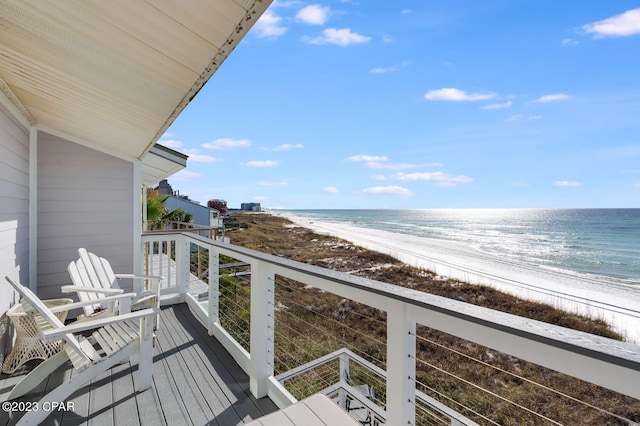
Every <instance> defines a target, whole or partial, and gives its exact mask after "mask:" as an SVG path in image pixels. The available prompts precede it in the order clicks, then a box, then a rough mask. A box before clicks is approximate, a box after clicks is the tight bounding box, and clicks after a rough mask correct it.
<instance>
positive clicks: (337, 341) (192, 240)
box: [143, 233, 640, 425]
mask: <svg viewBox="0 0 640 426" xmlns="http://www.w3.org/2000/svg"><path fill="white" fill-rule="evenodd" d="M143 248H144V250H145V251H144V253H145V264H153V265H158V267H160V265H161V267H164V268H165V269H167V268H169V269H168V272H169V273H172V274H173V275H172V278H170V279H168V282H169V284H170V287H171V288H172V289H175V290H176V291H179V292H182V294H183V295H184V297H185V299H186V301H187V302H188V303H189V305H190V307H191V308H192V310H193V312H194V314H195V315H196V316H198V318H199V319H200V320H201V321H202V322H203V323H204V324H205V325H206V326H207V327H208V329H209V333H210V334H212V335H214V336H215V337H216V338H218V340H220V341H221V343H222V344H223V345H224V346H225V348H226V349H227V350H228V351H229V352H230V354H231V355H232V356H233V357H234V358H235V359H236V361H237V362H238V363H239V364H240V366H241V367H242V368H244V369H245V371H247V373H248V374H249V376H250V383H251V390H252V392H253V393H254V395H256V396H258V397H261V396H265V395H268V396H270V397H271V398H272V399H273V400H274V401H275V402H276V403H277V404H278V405H280V406H285V405H287V404H290V403H291V402H293V401H295V400H296V399H301V398H304V397H306V396H308V395H310V394H312V393H317V392H323V393H325V394H327V395H329V396H330V397H332V398H333V399H334V400H335V401H336V402H337V403H339V404H340V405H341V406H342V407H343V408H345V409H346V410H347V411H349V412H350V413H351V414H352V415H353V416H354V417H356V418H357V419H358V420H359V421H360V422H361V423H362V424H388V425H391V424H422V425H431V424H454V425H462V424H469V425H473V424H483V425H484V424H521V423H527V424H550V425H551V424H571V423H570V422H571V421H572V420H569V423H567V422H568V420H566V419H572V417H571V416H556V415H555V413H554V410H556V411H557V410H558V409H559V408H561V407H567V408H568V409H571V410H574V411H576V412H577V413H578V414H577V415H576V416H578V417H580V418H582V419H586V420H588V421H587V422H582V423H583V424H588V422H591V424H634V422H638V420H639V417H640V401H639V400H638V399H639V398H640V387H638V386H637V383H639V382H640V347H638V346H636V345H633V344H631V343H625V342H618V341H614V340H610V339H606V338H603V337H598V336H592V335H587V334H585V333H582V332H577V331H573V330H568V329H565V328H561V327H558V326H553V325H549V324H544V323H540V322H537V321H533V320H528V319H525V318H521V317H516V316H513V315H509V314H505V313H501V312H497V311H492V310H489V309H485V308H481V307H478V306H473V305H469V304H466V303H463V302H458V301H454V300H451V299H445V298H442V297H438V296H434V295H429V294H426V293H421V292H418V291H414V290H410V289H406V288H401V287H397V286H393V285H389V284H384V283H380V282H376V281H371V280H368V279H365V278H361V277H356V276H352V275H348V274H344V273H338V272H334V271H330V270H327V269H323V268H319V267H315V266H310V265H306V264H301V263H298V262H294V261H290V260H287V259H283V258H280V257H277V256H272V255H267V254H264V253H260V252H256V251H253V250H249V249H245V248H242V247H239V246H233V245H230V244H223V243H220V242H217V241H212V240H210V239H208V238H203V237H200V236H197V235H190V234H186V233H183V234H165V235H162V234H154V235H145V236H143ZM161 253H162V254H164V256H165V257H167V258H169V259H170V260H171V261H172V262H174V263H172V264H171V266H167V265H169V264H170V262H168V260H164V261H161V260H159V259H155V258H153V256H154V255H156V254H158V255H159V254H161ZM171 268H173V269H171ZM209 283H210V284H211V285H209ZM192 288H198V289H199V290H198V291H193V290H192ZM427 326H428V327H429V328H427ZM342 350H346V351H348V353H350V354H353V355H352V356H351V357H350V358H349V357H348V359H347V360H344V359H341V360H340V361H339V362H337V361H335V360H332V361H331V362H328V361H327V362H326V363H321V362H319V361H318V360H322V359H324V357H327V356H331V354H334V353H336V351H342ZM355 360H357V361H355ZM309 365H312V366H313V368H306V367H305V368H304V369H302V370H304V371H302V370H300V369H301V366H309ZM462 366H466V367H464V368H463V367H462ZM292 371H294V372H297V374H296V375H290V374H289V375H288V373H290V372H292ZM285 376H286V377H285ZM283 377H285V378H283ZM278 378H279V379H278ZM594 384H595V385H594ZM596 385H598V386H596ZM599 386H603V387H604V388H608V389H603V388H601V387H599ZM593 393H603V394H605V395H611V398H610V399H611V403H610V404H605V405H606V406H599V405H597V404H596V403H595V402H594V401H596V400H598V399H597V398H592V395H591V394H593ZM526 395H531V397H530V398H527V397H525V396H526ZM601 400H602V398H600V399H599V400H598V401H601ZM545 401H546V406H547V408H546V409H545V408H544V406H545ZM532 407H538V408H532ZM539 407H543V408H539ZM575 418H577V417H574V418H573V419H575ZM598 422H600V423H598Z"/></svg>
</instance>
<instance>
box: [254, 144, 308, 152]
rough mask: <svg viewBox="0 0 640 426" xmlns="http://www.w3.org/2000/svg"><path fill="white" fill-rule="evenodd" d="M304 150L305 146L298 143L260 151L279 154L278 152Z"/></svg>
mask: <svg viewBox="0 0 640 426" xmlns="http://www.w3.org/2000/svg"><path fill="white" fill-rule="evenodd" d="M302 148H304V145H302V144H301V143H296V144H290V143H283V144H282V145H278V146H276V147H275V148H267V147H262V148H260V149H261V150H263V151H270V152H278V151H291V150H292V149H302Z"/></svg>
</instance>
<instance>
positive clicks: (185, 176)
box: [171, 170, 202, 182]
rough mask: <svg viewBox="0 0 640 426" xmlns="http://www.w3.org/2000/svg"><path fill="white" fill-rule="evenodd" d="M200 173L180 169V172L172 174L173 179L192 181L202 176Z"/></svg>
mask: <svg viewBox="0 0 640 426" xmlns="http://www.w3.org/2000/svg"><path fill="white" fill-rule="evenodd" d="M201 177H202V175H201V174H200V173H195V172H190V171H188V170H180V171H179V172H178V173H176V174H174V175H171V180H177V181H179V182H192V181H194V180H196V179H198V178H201Z"/></svg>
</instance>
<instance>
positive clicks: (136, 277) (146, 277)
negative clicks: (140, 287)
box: [115, 274, 164, 281]
mask: <svg viewBox="0 0 640 426" xmlns="http://www.w3.org/2000/svg"><path fill="white" fill-rule="evenodd" d="M115 276H116V278H117V279H122V278H128V279H134V280H156V281H162V280H164V276H162V275H136V274H115Z"/></svg>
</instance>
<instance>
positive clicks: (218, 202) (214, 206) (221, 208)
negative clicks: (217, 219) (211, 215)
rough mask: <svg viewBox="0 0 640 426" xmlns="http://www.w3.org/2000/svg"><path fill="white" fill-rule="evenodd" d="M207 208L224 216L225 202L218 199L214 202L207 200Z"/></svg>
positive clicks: (225, 211) (225, 210)
mask: <svg viewBox="0 0 640 426" xmlns="http://www.w3.org/2000/svg"><path fill="white" fill-rule="evenodd" d="M207 206H208V207H209V208H210V209H216V210H218V211H219V212H220V213H222V214H226V213H227V210H228V208H227V202H226V201H225V200H219V199H217V198H216V199H215V200H209V201H208V202H207Z"/></svg>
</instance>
